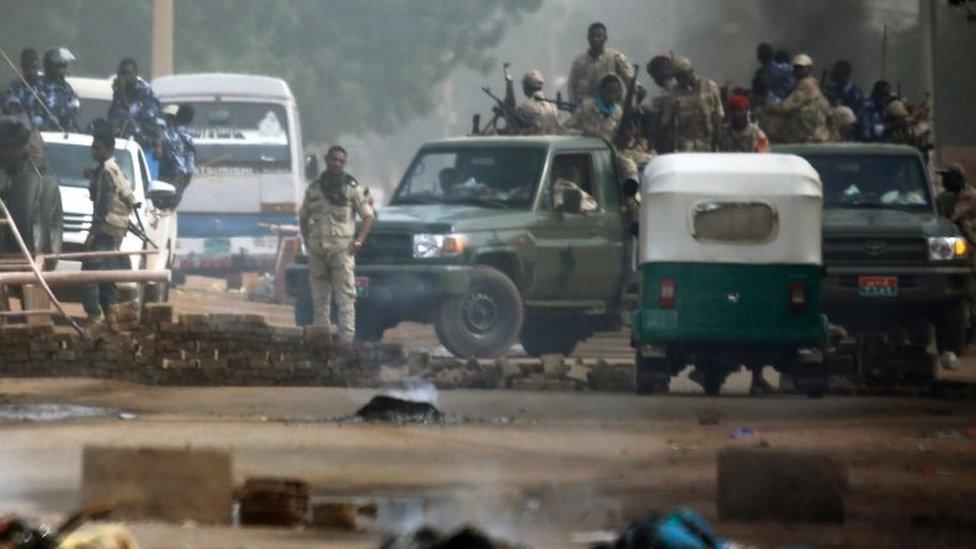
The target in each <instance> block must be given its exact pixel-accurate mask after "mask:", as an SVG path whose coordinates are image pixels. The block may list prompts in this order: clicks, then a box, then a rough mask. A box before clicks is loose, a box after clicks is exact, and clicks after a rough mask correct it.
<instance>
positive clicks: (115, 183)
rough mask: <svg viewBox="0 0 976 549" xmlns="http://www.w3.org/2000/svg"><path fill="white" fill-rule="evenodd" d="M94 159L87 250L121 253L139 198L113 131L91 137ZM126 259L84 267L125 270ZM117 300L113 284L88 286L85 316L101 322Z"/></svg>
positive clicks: (93, 262)
mask: <svg viewBox="0 0 976 549" xmlns="http://www.w3.org/2000/svg"><path fill="white" fill-rule="evenodd" d="M91 156H92V159H93V160H95V162H98V167H96V168H95V169H94V170H92V169H90V168H85V175H86V176H87V177H88V179H89V181H91V188H90V194H91V196H92V202H93V205H92V224H91V229H90V230H89V231H88V239H87V240H86V241H85V248H86V249H87V250H88V251H91V252H106V251H118V249H119V245H121V244H122V238H123V237H125V233H126V231H127V230H128V227H129V216H130V215H132V211H133V210H134V209H135V203H136V198H135V195H134V194H133V193H132V187H131V185H130V184H129V182H128V181H126V179H125V174H123V173H122V168H120V167H119V165H118V164H117V163H116V162H115V136H114V135H113V134H112V131H111V129H110V128H107V127H102V128H99V129H98V130H96V132H95V135H94V136H93V138H92V145H91ZM124 263H125V258H123V257H95V258H90V259H86V260H85V261H84V262H83V264H82V270H84V271H104V270H111V269H121V268H124V267H122V266H121V265H122V264H124ZM117 297H118V290H117V289H116V287H115V284H114V283H112V282H103V283H101V284H94V283H93V284H88V285H86V286H85V301H84V307H85V313H86V314H87V315H88V318H89V319H90V320H93V321H97V320H100V319H102V317H103V315H105V314H107V313H108V312H109V311H110V309H111V308H112V305H114V304H115V301H116V298H117Z"/></svg>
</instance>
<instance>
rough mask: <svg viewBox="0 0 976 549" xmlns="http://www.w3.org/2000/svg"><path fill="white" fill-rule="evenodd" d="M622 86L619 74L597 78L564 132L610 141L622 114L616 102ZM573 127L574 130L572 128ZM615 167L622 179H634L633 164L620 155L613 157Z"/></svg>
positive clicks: (620, 97)
mask: <svg viewBox="0 0 976 549" xmlns="http://www.w3.org/2000/svg"><path fill="white" fill-rule="evenodd" d="M623 89H624V86H623V82H621V81H620V77H619V76H617V75H615V74H607V75H605V76H604V77H603V79H602V80H600V87H599V90H597V92H596V95H594V96H593V97H587V98H586V99H584V100H583V102H582V103H580V105H579V106H578V107H576V110H575V111H573V114H572V115H571V116H570V117H569V119H568V120H566V123H565V124H564V126H565V127H566V128H567V129H568V132H567V133H570V134H573V133H581V134H583V135H589V136H592V137H598V138H600V139H606V140H607V141H610V142H611V143H612V142H613V140H614V139H615V138H616V137H617V128H618V127H619V126H620V119H621V117H623V109H622V108H621V106H620V102H621V101H623V96H624V92H623ZM574 130H575V131H574ZM617 161H618V167H619V168H620V172H621V174H622V175H623V177H624V179H633V180H634V181H636V180H637V164H636V163H634V161H633V160H631V159H629V158H626V157H624V156H620V155H618V156H617Z"/></svg>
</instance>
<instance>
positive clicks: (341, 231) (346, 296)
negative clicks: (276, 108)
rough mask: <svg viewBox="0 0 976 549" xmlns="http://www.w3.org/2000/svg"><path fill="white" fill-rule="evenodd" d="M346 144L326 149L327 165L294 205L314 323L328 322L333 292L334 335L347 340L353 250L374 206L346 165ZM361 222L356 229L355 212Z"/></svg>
mask: <svg viewBox="0 0 976 549" xmlns="http://www.w3.org/2000/svg"><path fill="white" fill-rule="evenodd" d="M346 158H347V154H346V150H345V149H343V148H342V147H340V146H338V145H335V146H333V147H331V148H329V150H328V152H327V153H326V155H325V166H326V169H325V171H324V172H323V173H322V176H321V177H319V178H318V179H317V180H316V181H315V182H314V183H312V184H311V185H309V186H308V190H307V191H306V192H305V201H304V202H303V203H302V207H301V209H300V210H299V211H298V218H299V223H300V224H301V230H302V237H303V238H304V240H305V246H306V248H307V251H308V263H309V268H310V270H311V278H310V283H311V287H312V299H313V300H314V302H315V325H316V326H328V325H329V319H330V317H331V313H332V298H333V295H334V297H335V301H336V308H337V312H338V321H339V326H338V339H339V341H340V342H343V343H352V341H353V339H354V337H355V333H356V305H355V303H356V279H355V268H356V259H355V255H356V253H357V252H358V251H359V250H360V249H362V247H363V242H365V241H366V237H367V236H368V235H369V230H370V228H371V227H372V225H373V208H372V206H371V205H370V203H369V199H368V198H367V197H366V194H365V192H364V191H363V189H362V187H360V186H359V183H358V182H357V181H356V178H355V177H353V176H351V175H349V174H348V173H346V171H345V167H346ZM357 214H358V215H359V217H361V218H362V220H363V224H362V227H361V228H360V229H359V234H356V215H357Z"/></svg>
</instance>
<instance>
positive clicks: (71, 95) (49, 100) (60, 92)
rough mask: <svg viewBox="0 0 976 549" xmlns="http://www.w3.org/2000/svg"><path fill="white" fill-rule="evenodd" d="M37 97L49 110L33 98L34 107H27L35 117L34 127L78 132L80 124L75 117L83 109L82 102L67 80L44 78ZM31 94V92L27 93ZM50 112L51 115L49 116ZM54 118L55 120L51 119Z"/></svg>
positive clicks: (39, 84) (40, 83) (39, 85)
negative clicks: (59, 128)
mask: <svg viewBox="0 0 976 549" xmlns="http://www.w3.org/2000/svg"><path fill="white" fill-rule="evenodd" d="M36 91H37V95H38V97H40V98H41V101H43V102H44V105H45V106H46V107H47V110H45V109H43V108H41V107H40V106H39V105H37V104H36V101H37V100H36V99H35V98H33V96H32V97H31V99H30V102H31V103H33V105H30V106H25V109H24V110H26V111H27V112H29V113H31V114H32V115H33V116H34V119H33V120H32V123H33V124H34V127H36V128H40V129H57V127H58V125H59V124H60V125H61V128H63V129H64V130H66V131H78V122H77V121H76V120H75V116H76V115H77V114H78V111H79V110H80V109H81V102H80V101H78V96H77V95H75V90H74V89H73V88H72V87H71V84H69V83H68V82H67V81H65V80H53V79H48V78H46V77H45V78H43V79H42V80H41V81H40V82H39V83H38V85H37V90H36ZM27 93H30V92H27ZM48 111H50V114H48ZM51 115H53V116H54V119H52V118H51Z"/></svg>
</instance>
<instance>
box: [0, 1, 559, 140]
mask: <svg viewBox="0 0 976 549" xmlns="http://www.w3.org/2000/svg"><path fill="white" fill-rule="evenodd" d="M175 4H176V5H175V36H174V43H175V52H174V61H175V70H176V71H177V72H199V71H207V72H209V71H214V72H217V71H219V72H244V73H255V74H268V75H272V76H278V77H281V78H284V79H285V80H286V81H288V83H289V84H290V85H291V87H292V90H293V91H294V92H295V94H296V95H297V97H298V102H299V109H300V111H301V115H302V123H303V132H304V134H305V137H306V138H307V139H310V140H312V141H326V140H330V139H335V138H336V137H338V136H340V135H359V134H363V133H366V132H369V131H374V132H378V133H391V132H393V131H395V130H397V129H398V128H400V127H402V126H403V125H404V124H405V123H407V122H408V121H410V120H412V119H414V118H416V117H418V116H423V115H425V114H427V113H429V112H430V111H431V109H432V108H433V107H434V105H435V102H436V101H437V99H438V93H437V88H438V86H437V85H438V83H440V82H442V81H443V80H444V79H445V78H447V76H448V75H449V74H450V73H451V71H453V70H454V69H456V68H458V67H461V66H464V67H468V68H472V69H475V70H481V71H485V70H487V69H488V68H490V67H491V66H492V65H493V64H494V62H495V60H494V59H492V58H491V57H490V55H489V54H488V52H489V51H490V50H491V48H492V47H493V46H495V45H497V44H498V43H499V41H500V40H501V39H502V37H503V36H504V34H505V32H506V30H507V29H508V28H509V27H510V26H511V25H512V24H514V23H517V22H518V21H519V20H520V18H521V17H522V16H523V15H524V14H526V13H530V12H532V11H535V10H537V9H538V8H539V7H540V6H541V4H542V0H330V1H328V2H323V1H321V0H277V1H275V2H268V1H266V0H195V1H192V2H190V1H187V0H177V1H176V2H175ZM4 7H5V8H6V9H5V10H4V11H5V12H6V13H5V15H6V16H5V17H4V18H3V19H2V20H0V37H2V39H0V40H2V42H0V45H2V46H3V47H4V49H5V50H6V51H7V53H8V55H10V56H11V58H13V59H14V61H15V62H16V55H17V53H19V51H20V49H21V48H22V47H25V46H34V47H37V49H38V50H39V51H41V52H43V50H44V49H47V48H49V47H54V46H59V45H64V46H67V47H69V48H70V49H71V50H72V51H73V52H74V53H75V55H76V56H77V57H78V62H77V64H76V66H75V67H73V72H74V73H76V74H84V75H95V76H101V75H105V76H107V75H109V74H112V73H113V72H114V70H115V67H116V64H117V63H118V60H119V59H121V58H122V57H128V56H132V57H135V58H136V59H138V60H140V61H141V63H140V64H141V65H142V66H143V72H146V73H148V72H149V53H150V52H149V47H150V27H151V18H152V3H151V0H98V1H94V0H5V1H4ZM5 73H7V74H11V75H12V73H11V72H10V71H9V69H8V70H5Z"/></svg>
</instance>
